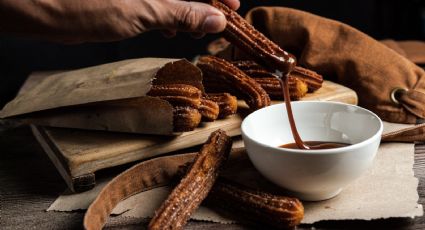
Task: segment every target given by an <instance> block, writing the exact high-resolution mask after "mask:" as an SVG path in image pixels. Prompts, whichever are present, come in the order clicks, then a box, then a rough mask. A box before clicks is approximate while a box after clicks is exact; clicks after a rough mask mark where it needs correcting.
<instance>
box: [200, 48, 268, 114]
mask: <svg viewBox="0 0 425 230" xmlns="http://www.w3.org/2000/svg"><path fill="white" fill-rule="evenodd" d="M197 66H198V67H199V68H200V69H201V70H202V72H203V74H204V79H205V80H206V81H205V86H206V88H207V90H208V88H211V85H207V83H208V82H216V83H217V84H218V85H222V84H225V85H229V86H232V87H233V88H234V89H235V90H237V91H238V93H240V94H241V95H243V99H244V100H245V101H246V103H247V104H248V106H249V107H250V108H251V109H253V110H257V109H260V108H263V107H266V106H269V105H270V97H269V95H268V94H267V92H266V91H265V90H264V89H263V88H261V86H260V85H259V84H258V83H257V82H256V81H255V80H254V79H252V78H251V77H249V76H248V75H246V74H245V73H244V72H243V71H241V70H240V69H238V68H237V67H235V66H234V65H232V64H231V63H230V62H228V61H225V60H223V59H221V58H217V57H214V56H203V57H200V58H199V60H198V63H197ZM212 91H214V90H212Z"/></svg>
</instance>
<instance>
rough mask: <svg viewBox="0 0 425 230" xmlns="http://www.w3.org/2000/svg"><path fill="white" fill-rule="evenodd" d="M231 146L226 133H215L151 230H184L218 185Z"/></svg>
mask: <svg viewBox="0 0 425 230" xmlns="http://www.w3.org/2000/svg"><path fill="white" fill-rule="evenodd" d="M231 147H232V139H231V138H230V137H229V136H227V135H226V133H225V132H224V131H222V130H217V131H215V132H213V133H212V134H211V135H210V137H209V138H208V140H207V142H206V143H205V144H204V146H203V147H202V149H201V151H200V152H199V153H198V155H197V156H196V158H195V160H194V162H193V164H192V165H191V167H190V168H189V170H188V172H187V173H186V175H185V176H184V177H183V179H182V180H181V181H180V183H179V184H178V185H177V186H176V187H175V188H174V189H173V191H172V192H171V194H170V195H169V196H168V198H167V200H166V201H164V203H163V204H162V205H161V207H160V208H159V209H158V210H157V211H156V212H155V215H154V217H153V218H152V220H151V222H150V223H149V227H148V229H161V230H162V229H183V226H184V225H185V224H186V222H187V220H188V219H189V218H190V215H191V214H192V213H193V212H194V211H195V210H196V209H197V208H198V206H199V205H200V204H201V202H202V201H203V200H204V198H205V197H206V196H207V195H208V192H209V191H210V189H211V187H212V186H213V185H214V182H215V180H216V178H217V176H218V173H219V171H220V169H221V167H222V165H223V163H224V162H225V160H226V159H227V158H228V156H229V153H230V149H231Z"/></svg>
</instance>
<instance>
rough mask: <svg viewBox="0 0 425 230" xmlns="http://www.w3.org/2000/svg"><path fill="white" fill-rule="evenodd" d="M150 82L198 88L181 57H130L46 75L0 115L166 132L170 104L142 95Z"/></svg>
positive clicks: (196, 73)
mask: <svg viewBox="0 0 425 230" xmlns="http://www.w3.org/2000/svg"><path fill="white" fill-rule="evenodd" d="M30 77H31V76H30ZM34 77H35V76H34ZM152 82H155V83H157V84H161V83H180V84H181V83H183V84H188V85H193V86H195V87H198V88H199V89H200V90H201V91H203V90H204V88H203V86H202V73H201V71H200V70H199V69H198V68H197V67H196V66H194V65H193V64H192V63H190V62H189V61H187V60H185V59H181V60H179V59H166V58H140V59H130V60H124V61H119V62H114V63H108V64H104V65H99V66H94V67H89V68H83V69H79V70H73V71H66V72H59V73H53V74H51V75H49V76H46V77H44V78H42V80H39V81H37V84H33V85H32V86H31V87H23V88H22V89H21V91H20V93H19V94H18V95H17V96H16V98H15V99H13V100H12V101H10V102H9V103H8V104H7V105H6V106H5V107H4V108H3V109H2V110H1V111H0V118H12V119H21V120H23V121H25V123H30V124H36V125H42V126H51V127H63V128H79V129H92V130H108V131H118V132H131V133H143V134H160V135H172V134H173V108H172V106H171V105H170V103H168V102H167V101H164V100H161V99H159V98H154V97H149V96H146V94H147V92H148V91H149V90H150V88H151V86H152Z"/></svg>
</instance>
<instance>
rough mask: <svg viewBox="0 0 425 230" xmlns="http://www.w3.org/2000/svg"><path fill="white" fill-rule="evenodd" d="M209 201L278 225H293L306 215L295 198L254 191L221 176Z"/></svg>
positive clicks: (245, 215)
mask: <svg viewBox="0 0 425 230" xmlns="http://www.w3.org/2000/svg"><path fill="white" fill-rule="evenodd" d="M207 201H208V202H207V203H208V204H209V205H212V206H216V207H221V208H224V209H226V211H231V212H233V213H235V214H237V215H238V216H242V217H245V218H247V219H248V220H251V221H256V222H257V221H258V222H262V223H264V224H267V225H272V226H274V227H277V228H280V229H282V228H285V229H287V228H293V227H295V226H297V225H298V224H300V222H301V220H302V219H303V217H304V206H303V205H302V203H301V202H300V201H299V200H298V199H296V198H290V197H285V196H277V195H273V194H270V193H265V192H259V191H254V190H252V189H249V188H247V187H245V186H243V185H240V184H237V183H234V182H231V181H230V180H228V179H225V178H221V177H220V178H219V179H218V180H217V181H216V183H215V184H214V187H213V188H212V189H211V192H210V194H209V195H208V198H207Z"/></svg>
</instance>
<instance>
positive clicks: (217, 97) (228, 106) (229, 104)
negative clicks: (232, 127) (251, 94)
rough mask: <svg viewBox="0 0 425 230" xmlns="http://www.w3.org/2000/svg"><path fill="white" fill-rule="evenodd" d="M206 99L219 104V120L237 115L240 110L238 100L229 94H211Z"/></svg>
mask: <svg viewBox="0 0 425 230" xmlns="http://www.w3.org/2000/svg"><path fill="white" fill-rule="evenodd" d="M206 98H208V99H209V100H211V101H215V102H216V103H217V104H218V106H219V108H220V112H219V114H218V117H219V118H224V117H227V116H230V115H232V114H235V113H236V111H237V110H238V100H237V98H236V97H235V96H232V95H231V94H229V93H209V94H207V95H206Z"/></svg>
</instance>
